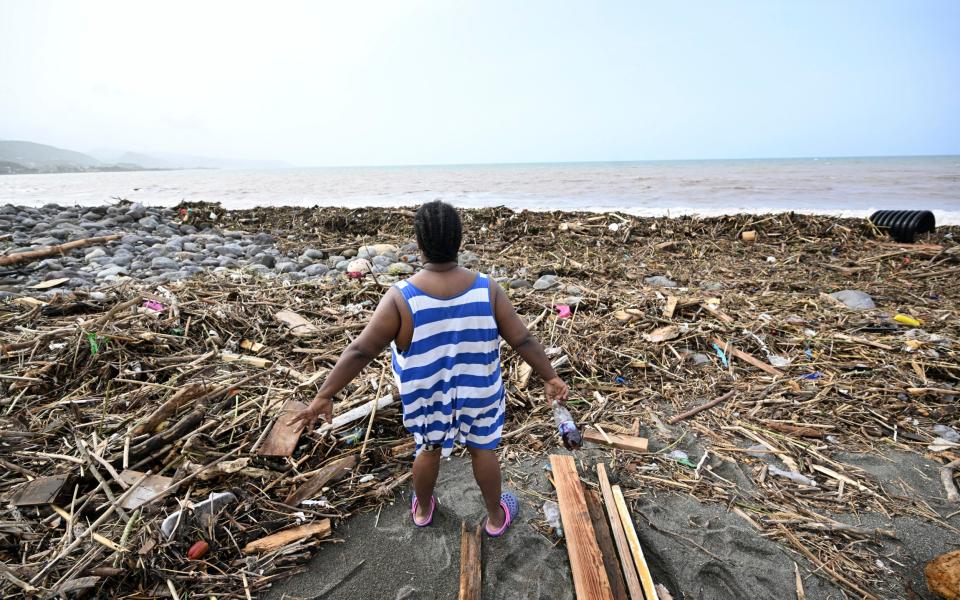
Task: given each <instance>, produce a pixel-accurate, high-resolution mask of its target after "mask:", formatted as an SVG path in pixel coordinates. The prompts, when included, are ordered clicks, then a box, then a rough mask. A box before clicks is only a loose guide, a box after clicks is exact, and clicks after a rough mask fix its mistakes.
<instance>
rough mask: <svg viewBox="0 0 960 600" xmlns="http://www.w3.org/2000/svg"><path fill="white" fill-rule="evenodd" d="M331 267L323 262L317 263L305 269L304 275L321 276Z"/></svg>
mask: <svg viewBox="0 0 960 600" xmlns="http://www.w3.org/2000/svg"><path fill="white" fill-rule="evenodd" d="M329 270H330V267H328V266H327V265H325V264H323V263H315V264H312V265H310V266H308V267H306V268H304V269H303V273H304V275H307V276H309V277H320V276H323V275H326V274H327V272H328V271H329Z"/></svg>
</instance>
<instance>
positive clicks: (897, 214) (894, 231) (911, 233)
mask: <svg viewBox="0 0 960 600" xmlns="http://www.w3.org/2000/svg"><path fill="white" fill-rule="evenodd" d="M870 222H871V223H873V224H874V225H876V226H877V227H880V228H882V229H886V230H887V231H888V232H889V233H890V236H891V237H892V238H893V239H895V240H897V241H898V242H905V243H908V244H912V243H913V241H914V239H916V237H917V234H918V233H930V232H932V231H934V230H935V229H936V228H937V219H936V217H934V215H933V213H932V212H930V211H929V210H878V211H877V212H875V213H873V214H872V215H870Z"/></svg>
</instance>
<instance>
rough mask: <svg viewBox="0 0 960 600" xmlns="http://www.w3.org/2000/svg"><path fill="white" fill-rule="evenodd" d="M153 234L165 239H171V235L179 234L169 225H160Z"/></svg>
mask: <svg viewBox="0 0 960 600" xmlns="http://www.w3.org/2000/svg"><path fill="white" fill-rule="evenodd" d="M153 233H154V234H156V235H161V236H163V237H169V236H171V235H176V234H177V232H176V230H175V229H173V228H172V227H170V226H169V225H160V226H159V227H157V228H156V229H154V230H153Z"/></svg>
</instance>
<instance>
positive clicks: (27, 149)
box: [0, 140, 105, 173]
mask: <svg viewBox="0 0 960 600" xmlns="http://www.w3.org/2000/svg"><path fill="white" fill-rule="evenodd" d="M0 163H3V164H0V172H6V171H8V170H14V169H16V168H17V167H15V166H13V165H17V166H19V168H21V169H22V170H23V171H22V172H28V173H29V172H33V173H50V172H60V171H66V172H70V171H88V170H95V169H97V168H98V167H103V166H105V165H104V164H103V163H101V162H100V161H99V160H97V159H96V158H94V157H92V156H89V155H87V154H83V153H82V152H74V151H73V150H64V149H63V148H57V147H55V146H47V145H46V144H36V143H34V142H22V141H15V140H0Z"/></svg>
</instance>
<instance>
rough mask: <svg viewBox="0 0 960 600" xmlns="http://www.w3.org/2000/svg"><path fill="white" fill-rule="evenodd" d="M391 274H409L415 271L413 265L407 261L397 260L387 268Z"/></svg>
mask: <svg viewBox="0 0 960 600" xmlns="http://www.w3.org/2000/svg"><path fill="white" fill-rule="evenodd" d="M387 272H388V273H390V274H391V275H409V274H411V273H413V266H412V265H410V264H408V263H405V262H395V263H393V264H392V265H390V267H389V268H388V269H387Z"/></svg>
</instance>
